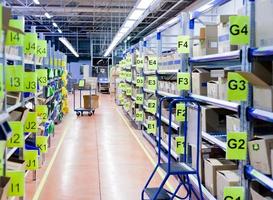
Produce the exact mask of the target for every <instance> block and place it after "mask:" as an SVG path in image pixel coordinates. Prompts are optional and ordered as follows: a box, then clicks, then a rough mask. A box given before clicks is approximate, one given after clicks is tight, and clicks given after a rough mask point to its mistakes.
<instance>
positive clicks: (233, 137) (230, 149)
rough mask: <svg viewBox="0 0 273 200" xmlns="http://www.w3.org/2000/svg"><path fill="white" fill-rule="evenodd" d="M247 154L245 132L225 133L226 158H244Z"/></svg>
mask: <svg viewBox="0 0 273 200" xmlns="http://www.w3.org/2000/svg"><path fill="white" fill-rule="evenodd" d="M246 156H247V133H246V132H230V133H228V134H227V151H226V159H228V160H246Z"/></svg>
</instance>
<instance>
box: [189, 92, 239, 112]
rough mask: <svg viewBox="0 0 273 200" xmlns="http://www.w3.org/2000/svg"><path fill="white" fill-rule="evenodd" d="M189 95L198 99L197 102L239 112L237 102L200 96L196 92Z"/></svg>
mask: <svg viewBox="0 0 273 200" xmlns="http://www.w3.org/2000/svg"><path fill="white" fill-rule="evenodd" d="M190 97H192V98H194V99H195V100H196V101H199V102H203V103H207V104H211V105H215V106H218V107H220V108H225V109H227V110H232V111H235V112H238V113H240V104H238V103H234V102H229V101H225V100H220V99H214V98H211V97H206V96H201V95H197V94H190Z"/></svg>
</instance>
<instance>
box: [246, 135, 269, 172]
mask: <svg viewBox="0 0 273 200" xmlns="http://www.w3.org/2000/svg"><path fill="white" fill-rule="evenodd" d="M271 149H273V135H268V136H258V137H255V138H254V139H252V140H251V141H249V142H248V151H249V159H250V164H251V165H252V166H253V167H254V168H255V169H257V170H259V171H260V172H262V173H264V174H271V156H270V152H271Z"/></svg>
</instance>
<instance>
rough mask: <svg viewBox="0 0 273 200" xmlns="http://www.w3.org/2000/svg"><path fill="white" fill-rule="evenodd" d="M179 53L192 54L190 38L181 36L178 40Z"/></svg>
mask: <svg viewBox="0 0 273 200" xmlns="http://www.w3.org/2000/svg"><path fill="white" fill-rule="evenodd" d="M177 52H178V53H190V36H188V35H180V36H178V38H177Z"/></svg>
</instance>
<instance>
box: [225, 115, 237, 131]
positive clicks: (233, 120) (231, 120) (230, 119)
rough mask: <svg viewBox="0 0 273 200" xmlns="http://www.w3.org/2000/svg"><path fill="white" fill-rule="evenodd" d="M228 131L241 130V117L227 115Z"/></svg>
mask: <svg viewBox="0 0 273 200" xmlns="http://www.w3.org/2000/svg"><path fill="white" fill-rule="evenodd" d="M226 124H227V126H226V129H227V133H229V132H237V131H240V118H238V117H237V116H235V115H227V116H226Z"/></svg>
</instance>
